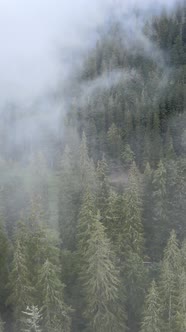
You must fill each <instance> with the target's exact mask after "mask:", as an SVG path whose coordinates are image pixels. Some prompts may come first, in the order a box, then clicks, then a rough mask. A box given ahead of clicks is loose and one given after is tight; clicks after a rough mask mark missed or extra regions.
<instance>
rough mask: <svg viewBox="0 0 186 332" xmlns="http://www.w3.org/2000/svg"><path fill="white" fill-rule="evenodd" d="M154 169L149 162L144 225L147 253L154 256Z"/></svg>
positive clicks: (144, 177)
mask: <svg viewBox="0 0 186 332" xmlns="http://www.w3.org/2000/svg"><path fill="white" fill-rule="evenodd" d="M152 180H153V171H152V169H151V167H150V164H149V163H147V165H146V167H145V171H144V175H143V200H142V201H143V211H142V217H143V225H144V234H145V242H146V248H147V254H148V255H149V254H150V256H151V257H152V256H153V252H151V246H152V241H153V230H154V227H153V185H152Z"/></svg>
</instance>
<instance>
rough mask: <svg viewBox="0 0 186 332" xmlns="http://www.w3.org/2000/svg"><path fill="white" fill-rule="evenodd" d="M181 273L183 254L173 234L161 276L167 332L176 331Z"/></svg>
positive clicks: (167, 248) (173, 233) (164, 258)
mask: <svg viewBox="0 0 186 332" xmlns="http://www.w3.org/2000/svg"><path fill="white" fill-rule="evenodd" d="M180 271H181V254H180V249H179V247H178V241H177V237H176V234H175V232H174V231H172V232H171V235H170V238H169V240H168V243H167V246H166V248H165V251H164V257H163V262H162V269H161V275H160V296H161V302H162V309H161V310H162V314H163V319H164V322H165V331H167V329H168V331H170V332H172V331H175V328H176V326H175V325H176V313H177V310H178V285H179V275H180Z"/></svg>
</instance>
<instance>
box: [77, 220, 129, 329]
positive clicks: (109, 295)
mask: <svg viewBox="0 0 186 332" xmlns="http://www.w3.org/2000/svg"><path fill="white" fill-rule="evenodd" d="M99 218H100V216H99V214H98V216H97V220H96V222H95V223H94V227H93V230H92V233H91V238H90V239H89V241H88V244H89V246H88V250H87V253H86V260H87V270H86V271H85V274H84V288H85V295H86V303H87V305H86V309H85V317H86V318H87V320H88V326H89V328H90V329H91V331H97V332H98V331H100V332H104V331H124V330H125V313H124V308H121V307H120V300H119V286H120V281H119V274H118V271H117V268H116V265H115V262H114V261H115V259H114V255H113V253H112V251H111V244H110V241H109V240H108V239H107V237H106V235H105V228H104V226H103V225H102V224H101V223H100V221H99Z"/></svg>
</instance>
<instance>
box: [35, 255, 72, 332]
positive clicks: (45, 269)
mask: <svg viewBox="0 0 186 332" xmlns="http://www.w3.org/2000/svg"><path fill="white" fill-rule="evenodd" d="M37 288H38V292H39V294H40V301H41V304H40V307H41V314H42V318H43V320H42V326H43V329H44V331H46V332H50V331H56V332H57V331H58V332H60V331H61V332H69V331H70V326H71V317H70V314H71V308H70V307H68V306H67V305H66V304H65V302H64V296H63V290H64V285H63V284H62V283H61V282H60V279H59V270H58V268H57V266H55V265H54V264H52V263H51V262H50V261H49V260H48V259H47V260H46V262H45V263H44V264H43V266H42V267H41V270H40V273H39V277H38V285H37Z"/></svg>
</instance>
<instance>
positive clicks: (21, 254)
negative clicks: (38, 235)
mask: <svg viewBox="0 0 186 332" xmlns="http://www.w3.org/2000/svg"><path fill="white" fill-rule="evenodd" d="M26 237H27V234H26V230H25V227H24V226H23V225H22V224H20V225H19V229H18V231H17V234H16V242H15V247H14V256H13V262H12V269H11V272H10V275H9V283H8V288H9V291H10V296H9V297H8V300H7V302H8V303H9V304H11V305H13V310H14V317H15V320H16V326H17V329H18V331H19V328H20V324H21V322H20V320H21V313H22V311H23V310H24V308H25V307H27V305H31V304H32V302H33V293H34V290H33V288H32V287H31V283H30V274H29V270H28V256H27V248H26V243H25V239H26Z"/></svg>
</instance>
